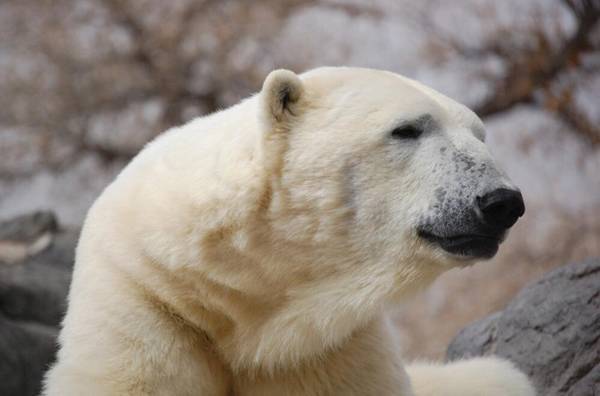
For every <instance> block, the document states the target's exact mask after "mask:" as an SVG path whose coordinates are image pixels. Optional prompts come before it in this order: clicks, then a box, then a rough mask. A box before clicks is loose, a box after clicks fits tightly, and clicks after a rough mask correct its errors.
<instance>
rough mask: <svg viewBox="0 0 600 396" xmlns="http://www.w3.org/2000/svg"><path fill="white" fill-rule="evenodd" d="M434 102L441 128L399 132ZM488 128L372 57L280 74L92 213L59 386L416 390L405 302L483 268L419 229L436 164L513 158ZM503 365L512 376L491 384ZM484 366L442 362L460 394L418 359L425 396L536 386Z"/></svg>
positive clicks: (191, 133)
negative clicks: (406, 357)
mask: <svg viewBox="0 0 600 396" xmlns="http://www.w3.org/2000/svg"><path fill="white" fill-rule="evenodd" d="M422 113H427V114H430V115H431V116H432V117H434V118H435V119H436V120H437V122H439V123H440V125H441V126H442V127H443V130H440V132H439V136H438V135H435V136H433V135H432V136H429V137H428V138H427V140H425V139H424V140H423V143H420V145H419V146H416V145H415V144H414V143H410V142H409V143H406V144H398V142H390V141H389V136H388V131H389V129H390V128H393V126H394V125H395V123H397V122H399V120H402V119H408V118H410V117H417V116H419V115H420V114H422ZM436 133H437V132H436ZM482 133H483V126H482V125H481V122H480V121H479V119H478V118H477V117H476V116H475V115H474V114H473V113H471V112H470V111H469V110H468V109H466V108H465V107H464V106H462V105H459V104H458V103H456V102H454V101H452V100H450V99H448V98H446V97H444V96H442V95H441V94H438V93H436V92H435V91H433V90H431V89H429V88H426V87H424V86H422V85H420V84H418V83H416V82H414V81H411V80H408V79H405V78H403V77H400V76H397V75H394V74H392V73H387V72H381V71H375V70H367V69H352V68H322V69H316V70H314V71H311V72H309V73H306V74H303V75H301V76H297V75H295V74H294V73H292V72H289V71H282V70H280V71H275V72H273V73H271V74H270V75H269V76H268V78H267V79H266V80H265V83H264V86H263V90H262V91H261V93H259V94H257V95H255V96H254V97H252V98H249V99H247V100H245V101H243V102H242V103H240V104H238V105H236V106H233V107H231V108H229V109H226V110H224V111H221V112H219V113H216V114H213V115H210V116H207V117H203V118H200V119H196V120H194V121H192V122H190V123H188V124H186V125H184V126H182V127H179V128H174V129H173V130H170V131H168V132H166V133H165V134H163V135H162V136H161V137H159V138H158V139H156V141H154V142H152V143H150V144H149V145H148V147H146V148H145V149H144V150H143V151H142V152H141V153H140V154H139V155H138V156H137V157H136V158H135V159H134V160H133V161H132V162H131V163H130V164H129V165H128V166H127V168H126V169H125V170H124V171H123V172H122V173H121V174H120V175H119V176H118V178H117V179H116V180H115V181H114V182H113V183H112V184H111V185H110V186H109V187H108V188H107V189H106V190H105V191H104V193H103V194H102V195H101V197H100V198H99V199H98V200H97V201H96V203H95V204H94V205H93V207H92V209H91V210H90V212H89V214H88V216H87V219H86V221H85V224H84V227H83V231H82V234H81V239H80V242H79V245H78V248H77V258H76V264H75V269H74V274H73V282H72V286H71V291H70V295H69V308H68V312H67V315H66V317H65V320H64V324H63V329H62V332H61V334H60V346H61V347H60V351H59V353H58V361H57V362H56V364H55V365H54V366H53V367H52V368H51V370H50V371H49V372H48V374H47V377H46V382H45V391H44V394H45V395H48V396H59V395H60V396H70V395H123V394H129V395H230V394H234V395H378V396H382V395H400V396H411V395H413V392H412V390H411V385H410V381H409V380H408V377H407V376H406V373H405V372H404V369H403V366H402V364H401V362H400V360H399V358H398V356H397V355H396V352H395V348H394V347H393V345H392V344H393V342H392V339H391V338H390V335H389V331H388V329H387V325H386V324H385V320H386V319H385V306H386V304H388V303H393V302H397V301H400V300H402V299H403V298H404V297H405V296H406V295H409V294H410V293H412V292H414V291H415V290H418V289H420V288H422V287H424V286H426V285H427V284H428V283H429V282H431V280H433V279H434V278H435V277H436V276H437V275H439V274H440V273H441V272H443V271H445V270H447V269H449V268H452V267H455V266H458V265H467V264H470V263H471V261H470V260H465V259H463V258H457V257H453V256H451V255H449V254H446V253H444V252H443V251H441V249H439V248H436V247H434V246H432V245H430V244H428V243H426V242H424V241H422V240H421V239H420V238H419V237H417V235H416V232H415V226H416V223H417V221H418V219H419V218H420V217H421V216H423V214H424V213H425V212H426V210H427V209H428V206H429V203H430V201H431V200H432V197H433V196H434V194H435V190H436V188H437V187H439V186H440V185H444V184H451V183H452V180H448V179H447V177H445V176H444V174H443V173H442V174H440V173H439V172H438V173H437V174H436V173H435V172H434V171H433V169H434V167H436V166H442V167H444V166H446V167H449V166H450V164H449V163H447V162H444V160H443V159H441V158H440V157H441V156H440V154H439V152H440V148H441V147H443V146H451V147H453V148H454V149H456V150H463V151H464V150H467V151H468V152H469V155H470V156H471V157H472V158H474V159H477V160H480V161H483V162H486V163H488V164H492V163H493V162H492V160H491V157H490V155H489V153H488V152H487V150H486V148H485V145H484V144H483V143H482V141H481V140H482V139H483V136H482ZM497 175H498V176H497V178H496V179H497V180H495V181H498V180H500V181H501V182H502V183H509V182H508V180H507V179H506V178H505V177H504V176H503V175H502V174H501V173H500V172H498V173H497ZM485 362H488V363H489V362H492V363H489V364H491V365H492V366H493V365H496V366H494V367H500V368H501V369H502V370H499V371H498V376H495V375H494V374H493V373H489V374H488V375H489V382H487V383H489V384H491V385H490V389H487V388H486V385H481V386H480V385H479V384H480V383H482V382H481V378H479V374H478V373H479V371H480V370H481V367H482V364H483V363H485ZM480 363H481V364H479V363H478V362H477V361H474V362H473V363H472V365H471V366H460V365H453V366H449V367H447V368H444V369H443V370H442V371H440V370H432V377H433V376H437V373H438V372H441V373H442V374H443V375H441V376H439V381H442V382H440V385H439V389H445V388H444V385H443V381H447V380H449V378H450V377H452V378H451V379H452V381H453V382H452V383H453V385H452V386H453V389H457V390H456V391H453V392H454V393H443V392H445V391H440V392H442V393H439V392H437V391H436V390H434V391H433V392H436V393H427V392H429V391H428V390H425V388H424V387H423V386H422V381H421V379H420V378H421V375H420V373H421V372H423V370H417V371H416V373H419V374H416V375H417V377H416V378H419V379H417V380H416V389H417V391H416V395H417V396H424V395H429V394H439V395H446V394H447V395H455V394H463V395H470V394H480V395H487V396H489V395H494V396H495V395H499V394H500V393H497V391H496V390H494V389H497V387H496V384H500V383H501V384H502V385H501V386H504V387H505V388H506V389H510V390H511V392H512V393H502V394H505V395H506V394H510V395H515V396H530V395H532V394H533V393H532V391H530V389H529V388H526V387H523V386H522V383H523V381H525V382H526V379H524V377H523V376H522V375H521V374H520V373H519V372H518V371H517V370H516V369H514V368H512V366H508V365H506V364H504V363H501V362H497V363H494V362H493V361H491V360H490V361H481V362H480ZM489 364H488V365H489ZM483 366H485V365H484V364H483ZM453 367H454V368H453ZM471 367H472V372H473V375H472V376H470V375H469V374H468V372H469V371H470V370H471ZM486 367H487V366H486ZM455 368H456V373H457V376H456V377H453V376H452V374H451V373H452V372H453V370H455ZM444 370H445V371H444ZM515 379H518V381H517V380H515ZM436 381H438V379H436V378H431V382H432V383H436ZM477 387H480V388H481V389H480V391H479V393H473V392H475V391H474V389H479V388H477ZM422 389H423V391H421V390H422ZM434 389H438V388H434ZM459 389H464V393H460V392H459ZM456 392H459V393H456ZM494 392H496V393H494Z"/></svg>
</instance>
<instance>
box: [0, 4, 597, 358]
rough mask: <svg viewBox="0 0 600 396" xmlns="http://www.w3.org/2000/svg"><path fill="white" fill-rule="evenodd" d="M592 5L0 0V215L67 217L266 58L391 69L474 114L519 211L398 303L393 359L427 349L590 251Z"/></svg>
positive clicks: (261, 72)
mask: <svg viewBox="0 0 600 396" xmlns="http://www.w3.org/2000/svg"><path fill="white" fill-rule="evenodd" d="M599 17H600V2H599V1H597V0H581V1H578V0H563V1H561V0H528V1H525V0H505V1H495V0H456V1H451V2H450V1H442V0H421V1H414V0H373V1H351V0H347V1H342V0H262V1H260V0H256V1H250V0H247V1H242V0H239V1H233V0H204V1H201V0H171V1H160V0H4V1H2V2H1V3H0V218H2V219H6V218H10V217H13V216H15V215H19V214H23V213H28V212H31V211H34V210H39V209H47V210H51V211H53V212H54V213H56V215H57V218H58V221H59V222H60V223H61V224H62V226H63V227H67V228H77V227H80V225H81V223H82V220H83V218H84V215H85V213H86V210H87V209H88V207H89V206H90V205H91V203H92V202H93V200H94V198H95V197H96V196H97V195H98V194H99V193H100V192H101V191H102V189H103V188H104V187H105V186H106V185H107V184H108V183H109V182H110V181H111V180H112V179H113V178H114V177H115V175H116V174H117V173H118V172H119V171H120V169H121V168H122V167H123V166H124V165H125V164H126V163H127V162H128V161H129V160H130V159H131V158H132V157H133V156H134V155H135V154H136V153H137V152H138V151H139V150H140V149H141V148H142V147H143V145H144V144H145V143H146V142H148V141H149V140H151V139H152V138H154V137H155V136H157V135H158V134H160V133H161V131H164V130H165V129H166V128H168V127H170V126H173V125H177V124H182V123H185V122H186V121H188V120H190V119H192V118H194V117H198V116H202V115H204V114H207V113H210V112H213V111H216V110H218V109H221V108H225V107H228V106H230V105H232V104H234V103H236V102H238V101H239V100H240V99H242V98H244V97H246V96H247V95H249V94H250V93H252V92H256V91H257V90H259V89H260V86H261V83H262V80H263V79H264V77H265V75H266V74H267V73H268V72H269V71H270V70H272V69H274V68H279V67H285V68H289V69H292V70H294V71H296V72H302V71H304V70H307V69H310V68H313V67H316V66H321V65H353V66H366V67H373V68H381V69H386V70H391V71H393V72H396V73H401V74H404V75H406V76H408V77H411V78H415V79H417V80H420V81H421V82H423V83H425V84H428V85H431V86H432V87H434V88H436V89H437V90H439V91H441V92H443V93H445V94H447V95H449V96H450V97H453V98H455V99H457V100H459V101H461V102H463V103H465V104H467V105H468V106H470V107H471V108H472V109H474V110H475V111H476V112H477V113H478V114H479V115H480V116H481V117H482V118H483V120H484V122H485V123H486V125H487V128H488V144H489V146H490V147H491V150H492V152H493V154H494V155H495V156H496V157H497V159H498V161H499V163H500V164H501V165H502V166H503V167H504V168H505V169H506V171H507V172H508V174H509V175H510V176H511V177H512V178H513V180H514V181H515V182H516V183H517V185H518V186H520V188H521V189H522V191H523V195H524V197H525V201H526V205H527V212H526V214H525V217H524V218H523V219H522V220H521V221H520V222H519V223H518V224H517V226H516V227H515V229H514V230H513V231H512V233H511V234H510V236H509V238H508V240H507V241H506V242H505V243H504V245H503V246H502V247H501V252H500V254H499V255H498V256H497V257H496V258H495V259H494V260H492V261H491V262H485V263H481V264H478V265H476V266H475V267H473V268H470V269H466V270H460V271H458V270H456V271H454V270H453V271H451V272H449V273H447V274H445V275H444V276H442V277H441V278H440V279H439V280H438V281H436V283H435V284H434V285H433V287H431V288H429V289H428V290H427V291H425V292H423V293H422V294H421V295H419V296H418V297H417V298H415V299H414V301H411V302H409V303H407V304H405V305H403V306H400V307H397V310H396V312H395V322H396V324H397V328H398V335H399V337H400V340H401V342H402V345H403V348H404V352H405V355H407V356H408V357H409V358H415V357H418V358H440V357H443V355H444V352H445V349H446V347H447V345H448V342H449V341H450V339H451V338H452V337H453V336H454V335H455V334H456V332H457V331H458V330H459V329H461V328H462V327H464V326H465V325H466V324H467V323H469V322H471V321H473V320H475V319H477V318H480V317H482V316H484V315H486V314H488V313H490V312H494V311H496V310H498V309H501V308H502V307H503V306H504V305H505V304H506V303H507V301H509V300H510V299H511V298H512V297H513V296H514V295H515V293H516V292H517V291H519V290H520V289H521V288H522V287H523V286H524V285H525V284H526V283H527V282H529V281H530V280H532V279H535V278H538V277H539V276H540V275H541V274H543V273H545V272H547V271H549V270H550V269H553V268H555V267H558V266H561V265H565V264H568V263H570V262H574V261H576V260H580V259H583V258H586V257H591V256H600V23H599V22H598V20H599Z"/></svg>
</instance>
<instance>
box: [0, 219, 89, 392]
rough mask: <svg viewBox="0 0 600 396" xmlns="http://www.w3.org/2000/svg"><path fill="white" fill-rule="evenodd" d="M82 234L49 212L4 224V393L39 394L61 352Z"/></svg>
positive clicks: (0, 281)
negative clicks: (62, 322) (60, 336)
mask: <svg viewBox="0 0 600 396" xmlns="http://www.w3.org/2000/svg"><path fill="white" fill-rule="evenodd" d="M77 234H78V233H77V232H76V231H65V230H60V229H59V228H58V225H57V222H56V219H55V217H54V216H53V215H52V214H51V213H48V212H37V213H33V214H31V215H26V216H21V217H18V218H15V219H12V220H10V221H7V222H3V223H0V395H15V396H25V395H37V394H39V392H40V387H41V380H42V376H43V373H44V372H45V371H46V369H47V367H48V364H49V363H50V362H52V360H53V359H54V354H55V353H56V336H57V334H58V326H59V323H60V320H61V318H62V316H63V313H64V311H65V307H66V306H65V302H66V296H67V292H68V288H69V282H70V281H71V270H72V267H73V260H74V250H75V244H76V241H77ZM3 257H4V258H9V260H2V259H1V258H3Z"/></svg>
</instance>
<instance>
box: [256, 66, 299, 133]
mask: <svg viewBox="0 0 600 396" xmlns="http://www.w3.org/2000/svg"><path fill="white" fill-rule="evenodd" d="M303 94H304V85H303V84H302V80H300V78H299V77H298V76H297V75H296V74H295V73H294V72H292V71H289V70H285V69H278V70H274V71H272V72H271V73H269V75H268V76H267V78H266V79H265V82H264V83H263V87H262V90H261V92H260V96H261V101H262V106H263V109H262V110H263V113H264V117H265V118H266V119H267V121H269V122H270V123H272V124H279V123H283V122H286V121H290V120H291V119H292V118H293V117H295V116H297V115H298V114H299V111H300V104H299V102H300V99H301V98H302V95H303Z"/></svg>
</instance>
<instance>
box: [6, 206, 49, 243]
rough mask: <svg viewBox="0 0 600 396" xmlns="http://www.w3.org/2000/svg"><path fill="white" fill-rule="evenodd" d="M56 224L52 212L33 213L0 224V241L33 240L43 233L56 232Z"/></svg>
mask: <svg viewBox="0 0 600 396" xmlns="http://www.w3.org/2000/svg"><path fill="white" fill-rule="evenodd" d="M57 230H58V222H57V220H56V216H55V215H54V214H53V213H52V212H43V211H40V212H34V213H31V214H26V215H22V216H18V217H15V218H12V219H9V220H6V221H3V222H0V240H11V241H26V240H33V239H35V238H37V237H38V236H40V235H42V234H44V233H45V232H52V233H54V232H56V231H57Z"/></svg>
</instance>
